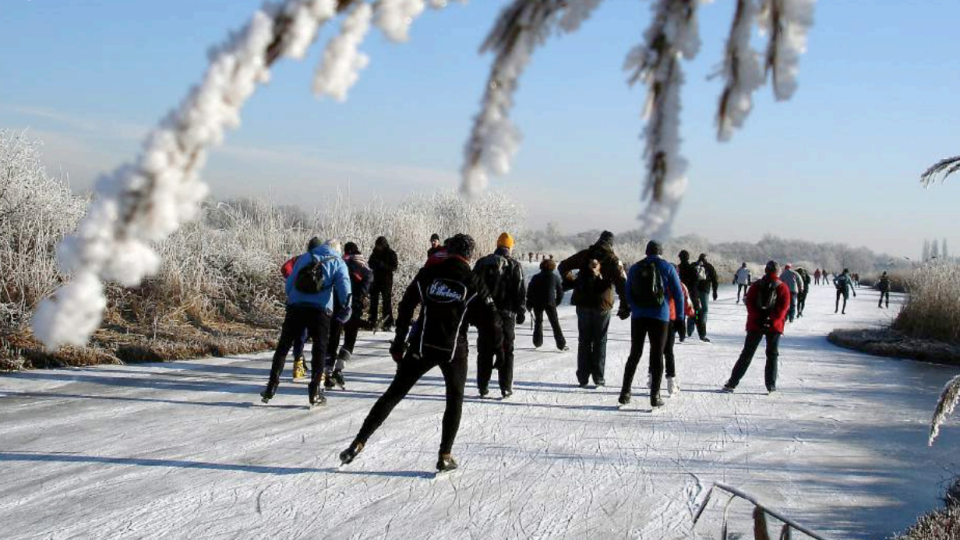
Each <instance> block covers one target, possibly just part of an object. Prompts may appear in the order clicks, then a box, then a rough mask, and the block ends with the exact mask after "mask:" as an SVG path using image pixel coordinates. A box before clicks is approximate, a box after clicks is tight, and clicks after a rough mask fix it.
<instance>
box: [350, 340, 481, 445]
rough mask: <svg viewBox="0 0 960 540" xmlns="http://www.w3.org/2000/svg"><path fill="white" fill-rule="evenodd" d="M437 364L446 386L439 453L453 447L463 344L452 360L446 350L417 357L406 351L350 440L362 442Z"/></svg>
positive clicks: (463, 381)
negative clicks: (437, 353) (438, 354)
mask: <svg viewBox="0 0 960 540" xmlns="http://www.w3.org/2000/svg"><path fill="white" fill-rule="evenodd" d="M437 366H440V371H441V372H442V373H443V381H444V383H445V384H446V387H447V407H446V409H444V411H443V429H442V431H441V435H440V453H441V454H449V453H450V451H451V450H452V449H453V441H454V439H456V438H457V430H458V429H460V416H461V413H462V411H463V388H464V386H466V384H467V348H466V346H462V347H460V348H458V350H457V354H456V355H455V356H454V358H453V361H450V357H449V356H448V355H447V354H443V355H441V356H436V355H427V356H424V357H422V358H421V357H417V356H412V355H411V354H410V353H409V352H408V353H407V355H406V356H404V358H403V360H401V361H400V362H399V363H398V364H397V374H396V375H394V377H393V382H391V383H390V386H389V387H388V388H387V391H386V392H384V394H383V395H382V396H380V399H378V400H377V402H376V403H375V404H374V405H373V408H372V409H370V413H369V414H367V419H366V420H364V421H363V426H362V427H361V428H360V432H359V433H357V438H356V439H355V440H354V442H357V443H362V444H366V443H367V439H369V438H370V436H371V435H373V433H374V432H375V431H376V430H377V428H379V427H380V425H381V424H383V421H384V420H386V419H387V417H388V416H390V412H391V411H393V408H394V407H396V406H397V403H400V400H402V399H403V398H404V396H406V395H407V392H409V391H410V389H411V388H413V385H415V384H416V383H417V381H418V380H420V377H423V375H424V374H426V373H427V372H428V371H430V370H431V369H433V368H434V367H437Z"/></svg>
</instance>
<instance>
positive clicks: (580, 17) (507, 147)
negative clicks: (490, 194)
mask: <svg viewBox="0 0 960 540" xmlns="http://www.w3.org/2000/svg"><path fill="white" fill-rule="evenodd" d="M599 4H600V0H515V1H514V2H513V3H512V4H510V5H509V6H507V7H506V8H504V10H503V11H502V12H501V14H500V18H499V19H498V20H497V23H496V25H495V26H494V28H493V30H492V31H491V32H490V34H489V35H488V36H487V39H486V41H485V42H484V44H483V46H482V47H481V48H480V52H481V53H483V52H487V51H492V52H493V53H494V54H495V59H494V62H493V67H492V68H491V69H490V76H489V78H488V79H487V86H486V90H485V91H484V95H483V100H482V104H481V110H480V112H479V113H478V114H477V116H475V117H474V122H473V129H472V130H471V132H470V138H469V140H468V141H467V144H466V147H465V149H464V152H465V162H464V165H463V169H462V171H461V172H462V175H463V177H462V184H461V190H462V191H463V192H465V193H469V194H475V193H478V192H480V191H482V190H484V189H486V187H487V182H488V175H489V173H493V174H497V175H503V174H506V173H507V172H509V170H510V162H511V160H512V159H513V156H514V154H515V153H516V151H517V148H518V146H519V144H520V133H519V132H518V131H517V129H516V127H515V126H514V125H513V123H512V122H510V110H511V109H512V108H513V94H514V92H516V90H517V82H518V80H519V78H520V75H521V74H522V73H523V71H524V69H526V67H527V64H528V63H529V62H530V55H531V54H532V53H533V50H534V49H535V48H536V47H538V46H539V45H542V44H543V43H544V41H546V39H547V37H549V35H550V33H551V32H552V31H553V30H554V29H555V27H556V26H558V25H559V27H560V28H561V29H562V30H563V31H566V32H573V31H575V30H576V29H578V28H579V26H580V24H581V23H582V22H583V21H584V20H586V19H587V18H588V17H589V16H590V13H592V12H593V10H594V9H595V8H596V7H597V6H598V5H599ZM561 12H562V16H560V15H561Z"/></svg>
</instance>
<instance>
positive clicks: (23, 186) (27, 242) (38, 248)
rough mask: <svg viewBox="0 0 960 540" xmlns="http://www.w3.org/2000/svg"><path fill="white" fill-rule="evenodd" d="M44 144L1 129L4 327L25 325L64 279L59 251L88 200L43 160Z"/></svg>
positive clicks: (0, 304) (0, 315)
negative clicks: (56, 249)
mask: <svg viewBox="0 0 960 540" xmlns="http://www.w3.org/2000/svg"><path fill="white" fill-rule="evenodd" d="M40 147H41V143H40V141H38V140H35V139H31V138H30V137H28V136H27V135H26V134H25V133H13V132H11V131H7V130H0V329H2V328H5V327H6V328H19V327H20V326H21V325H22V324H23V323H24V322H25V320H26V319H27V317H28V314H29V313H30V312H31V311H32V310H33V308H34V305H35V304H36V303H37V302H38V301H39V300H40V299H41V298H43V297H44V296H46V295H48V294H50V293H51V292H52V291H53V290H54V289H55V288H56V287H57V286H58V285H59V284H60V282H61V281H62V277H61V275H60V272H59V270H58V268H57V265H56V261H55V260H54V258H53V249H54V247H55V246H56V243H57V242H59V241H60V239H61V238H63V236H64V234H66V233H67V232H68V231H70V230H72V229H73V228H74V227H76V225H77V222H78V221H79V219H80V217H81V216H82V215H83V211H84V207H85V203H84V201H83V199H81V198H80V197H77V196H75V195H73V194H72V193H71V192H70V188H69V187H68V186H67V184H66V182H65V181H64V180H63V179H61V178H54V177H51V176H50V175H49V174H48V173H47V171H46V170H45V169H44V167H43V165H42V164H41V153H40Z"/></svg>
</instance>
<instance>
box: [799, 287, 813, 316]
mask: <svg viewBox="0 0 960 540" xmlns="http://www.w3.org/2000/svg"><path fill="white" fill-rule="evenodd" d="M809 292H810V291H809V290H807V289H804V290H803V292H802V293H797V316H799V317H802V316H803V308H805V307H807V293H809Z"/></svg>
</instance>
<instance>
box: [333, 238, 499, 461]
mask: <svg viewBox="0 0 960 540" xmlns="http://www.w3.org/2000/svg"><path fill="white" fill-rule="evenodd" d="M473 251H474V241H473V238H471V237H470V236H469V235H465V234H458V235H456V236H454V237H453V238H451V239H450V243H449V244H448V246H447V255H448V256H447V258H446V259H444V260H443V261H441V262H438V263H437V264H434V265H431V266H427V267H424V268H422V269H421V270H420V271H419V272H418V273H417V276H416V277H415V278H414V279H413V282H412V283H410V286H409V287H407V291H406V292H405V293H404V295H403V299H402V300H401V301H400V309H399V312H398V316H397V321H396V322H397V325H396V337H395V338H394V340H393V344H392V345H391V346H390V355H391V356H392V357H393V359H394V361H396V362H397V373H396V375H395V376H394V378H393V382H392V383H390V387H389V388H387V391H386V392H384V394H383V396H381V397H380V399H378V400H377V402H376V403H375V404H374V406H373V408H372V409H370V413H369V414H368V415H367V418H366V420H364V421H363V426H362V427H361V428H360V432H359V433H357V436H356V438H355V439H354V440H353V443H352V444H350V447H349V448H347V449H346V450H344V451H343V452H341V453H340V461H341V462H342V463H344V464H346V463H350V462H351V461H353V459H354V458H355V457H356V456H357V454H358V453H360V451H361V450H363V447H364V445H365V444H366V443H367V440H368V439H369V438H370V436H371V435H373V432H374V431H376V430H377V428H378V427H380V424H382V423H383V421H384V420H386V419H387V416H389V415H390V412H391V411H392V410H393V408H394V407H395V406H396V405H397V403H399V402H400V400H402V399H403V398H404V396H406V395H407V392H409V391H410V389H411V388H413V385H414V384H416V382H417V381H418V380H419V379H420V377H422V376H423V375H424V374H425V373H427V372H428V371H430V370H431V369H433V368H434V367H437V366H439V367H440V371H441V372H442V373H443V379H444V382H445V384H446V387H447V406H446V409H445V410H444V413H443V430H442V433H441V436H440V459H439V460H438V461H437V470H438V471H440V472H443V471H448V470H452V469H456V468H457V462H456V461H455V460H454V459H453V457H452V456H451V454H450V451H451V450H452V448H453V441H454V439H455V438H456V436H457V430H458V429H459V427H460V413H461V410H462V408H463V391H464V386H465V385H466V383H467V356H468V355H469V350H468V346H467V325H468V324H472V325H474V326H476V327H477V329H478V330H479V331H480V335H481V336H487V337H488V339H490V341H491V342H490V344H489V345H490V346H491V347H492V348H493V349H499V348H500V347H501V346H502V341H503V335H502V333H501V329H500V315H499V314H498V313H497V310H496V307H495V306H494V303H493V300H492V299H491V298H490V294H489V293H488V292H487V288H486V286H485V285H484V284H483V281H482V280H481V279H480V278H479V277H477V275H476V274H474V273H473V272H472V271H471V267H470V258H471V257H472V256H473ZM418 305H419V306H420V317H419V318H418V320H417V323H416V325H415V327H414V330H413V332H412V333H411V335H410V340H409V345H408V344H407V331H408V330H409V328H410V322H411V319H412V318H413V312H414V309H416V307H417V306H418Z"/></svg>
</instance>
